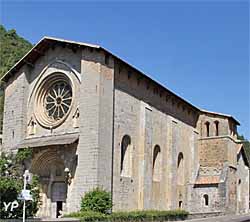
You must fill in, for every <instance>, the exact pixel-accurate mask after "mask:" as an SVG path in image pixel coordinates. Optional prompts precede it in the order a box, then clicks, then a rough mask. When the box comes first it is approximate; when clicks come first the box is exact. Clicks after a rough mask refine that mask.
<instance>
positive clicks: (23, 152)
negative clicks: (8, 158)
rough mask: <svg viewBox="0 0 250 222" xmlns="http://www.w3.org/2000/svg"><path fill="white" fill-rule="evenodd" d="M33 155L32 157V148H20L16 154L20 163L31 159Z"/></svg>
mask: <svg viewBox="0 0 250 222" xmlns="http://www.w3.org/2000/svg"><path fill="white" fill-rule="evenodd" d="M31 157H32V149H30V148H23V149H19V150H18V152H17V154H16V160H17V161H18V162H19V163H23V161H25V160H27V159H30V158H31Z"/></svg>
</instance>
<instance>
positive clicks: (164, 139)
mask: <svg viewBox="0 0 250 222" xmlns="http://www.w3.org/2000/svg"><path fill="white" fill-rule="evenodd" d="M130 71H131V70H130V69H129V68H128V67H126V66H122V68H121V67H120V66H119V64H116V66H115V104H114V106H115V120H114V133H115V135H114V164H113V165H114V171H113V172H114V182H113V186H114V188H113V191H114V192H113V202H114V210H121V209H122V210H135V209H159V210H164V209H176V208H178V206H179V201H182V207H183V208H187V206H188V202H187V200H188V198H190V197H188V194H187V185H186V184H187V183H188V182H190V180H194V178H195V173H196V172H197V170H198V144H197V138H198V136H197V135H198V132H197V131H196V130H195V128H194V126H195V125H196V116H195V115H192V113H191V112H189V111H188V107H185V108H184V109H183V106H185V104H182V103H180V102H179V101H178V102H177V101H175V100H174V99H173V101H172V100H171V99H170V101H168V100H167V101H166V97H165V96H163V93H162V95H160V93H161V92H160V91H157V90H158V89H157V90H156V88H155V87H156V86H154V85H153V84H151V83H150V85H148V83H147V81H145V80H143V79H140V78H139V77H138V75H139V74H138V73H136V72H133V73H132V72H131V73H130ZM183 119H185V120H184V121H183ZM125 135H129V136H130V138H131V141H132V146H133V151H132V174H131V175H130V176H127V177H124V176H122V175H121V172H120V165H121V142H122V138H123V136H125ZM156 145H158V146H159V147H160V150H161V167H160V170H161V172H160V173H159V175H160V180H158V181H153V149H154V147H155V146H156ZM180 152H182V153H183V156H184V163H185V167H184V169H185V172H184V175H185V178H184V184H183V185H182V186H178V188H177V186H173V184H177V178H176V177H177V175H176V174H177V157H178V154H179V153H180ZM177 196H178V197H179V198H180V200H179V199H178V198H177Z"/></svg>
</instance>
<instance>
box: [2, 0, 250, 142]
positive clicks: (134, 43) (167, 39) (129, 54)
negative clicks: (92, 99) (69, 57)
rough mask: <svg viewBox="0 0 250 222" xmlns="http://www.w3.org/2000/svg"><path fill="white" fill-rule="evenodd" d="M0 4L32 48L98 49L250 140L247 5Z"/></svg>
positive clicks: (10, 25)
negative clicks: (222, 116) (55, 43)
mask: <svg viewBox="0 0 250 222" xmlns="http://www.w3.org/2000/svg"><path fill="white" fill-rule="evenodd" d="M0 2H1V23H3V24H4V25H5V27H6V28H7V29H12V28H14V29H16V30H17V32H18V34H20V35H21V36H23V37H24V38H26V39H28V40H29V41H30V42H32V43H36V42H37V41H38V40H39V39H41V38H42V37H43V36H45V35H46V36H53V37H61V38H64V39H70V40H75V41H83V42H89V43H97V44H100V45H102V46H103V47H105V48H107V49H109V50H110V51H112V52H113V53H115V54H117V55H119V56H120V57H121V58H123V59H125V60H126V61H128V62H129V63H131V64H133V65H135V66H136V67H137V68H139V69H140V70H142V71H144V72H145V73H147V74H148V75H149V76H150V77H152V78H153V79H155V80H157V81H159V82H161V83H162V84H163V85H165V86H166V87H167V88H169V89H171V90H172V91H174V92H175V93H177V94H178V95H180V96H182V97H183V98H185V99H186V100H188V101H189V102H191V103H193V104H194V105H196V106H198V107H200V108H203V109H207V110H210V111H217V112H222V113H228V114H231V115H233V116H234V117H235V118H237V119H238V120H239V121H240V122H241V126H240V127H239V130H238V131H239V133H240V134H244V135H245V137H247V138H248V139H250V111H249V110H250V87H249V85H250V79H249V3H248V1H200V2H199V1H175V2H174V1H158V2H157V1H154V2H153V1H144V2H143V1H138V2H136V3H133V2H132V1H127V2H114V1H113V2H107V1H101V0H100V1H96V2H93V1H92V2H88V1H59V0H57V1H56V0H55V1H54V2H53V1H40V2H39V1H21V0H15V1H13V0H12V1H11V0H8V1H0Z"/></svg>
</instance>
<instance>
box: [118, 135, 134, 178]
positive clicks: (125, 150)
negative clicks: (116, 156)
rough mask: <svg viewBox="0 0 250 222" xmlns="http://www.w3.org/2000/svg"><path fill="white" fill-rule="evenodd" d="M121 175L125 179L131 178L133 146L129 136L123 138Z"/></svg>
mask: <svg viewBox="0 0 250 222" xmlns="http://www.w3.org/2000/svg"><path fill="white" fill-rule="evenodd" d="M120 173H121V176H125V177H130V176H131V173H132V144H131V138H130V136H128V135H125V136H124V137H123V138H122V143H121V167H120Z"/></svg>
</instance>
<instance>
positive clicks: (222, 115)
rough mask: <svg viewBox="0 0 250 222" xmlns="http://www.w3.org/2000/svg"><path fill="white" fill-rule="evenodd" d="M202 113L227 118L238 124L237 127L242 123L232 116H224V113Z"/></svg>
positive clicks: (204, 111)
mask: <svg viewBox="0 0 250 222" xmlns="http://www.w3.org/2000/svg"><path fill="white" fill-rule="evenodd" d="M201 112H203V113H207V114H211V115H215V116H221V117H226V118H228V119H231V120H232V121H234V122H235V123H236V125H240V122H239V121H238V120H237V119H235V118H234V117H233V116H231V115H228V114H224V113H218V112H211V111H208V110H204V109H202V110H201Z"/></svg>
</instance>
